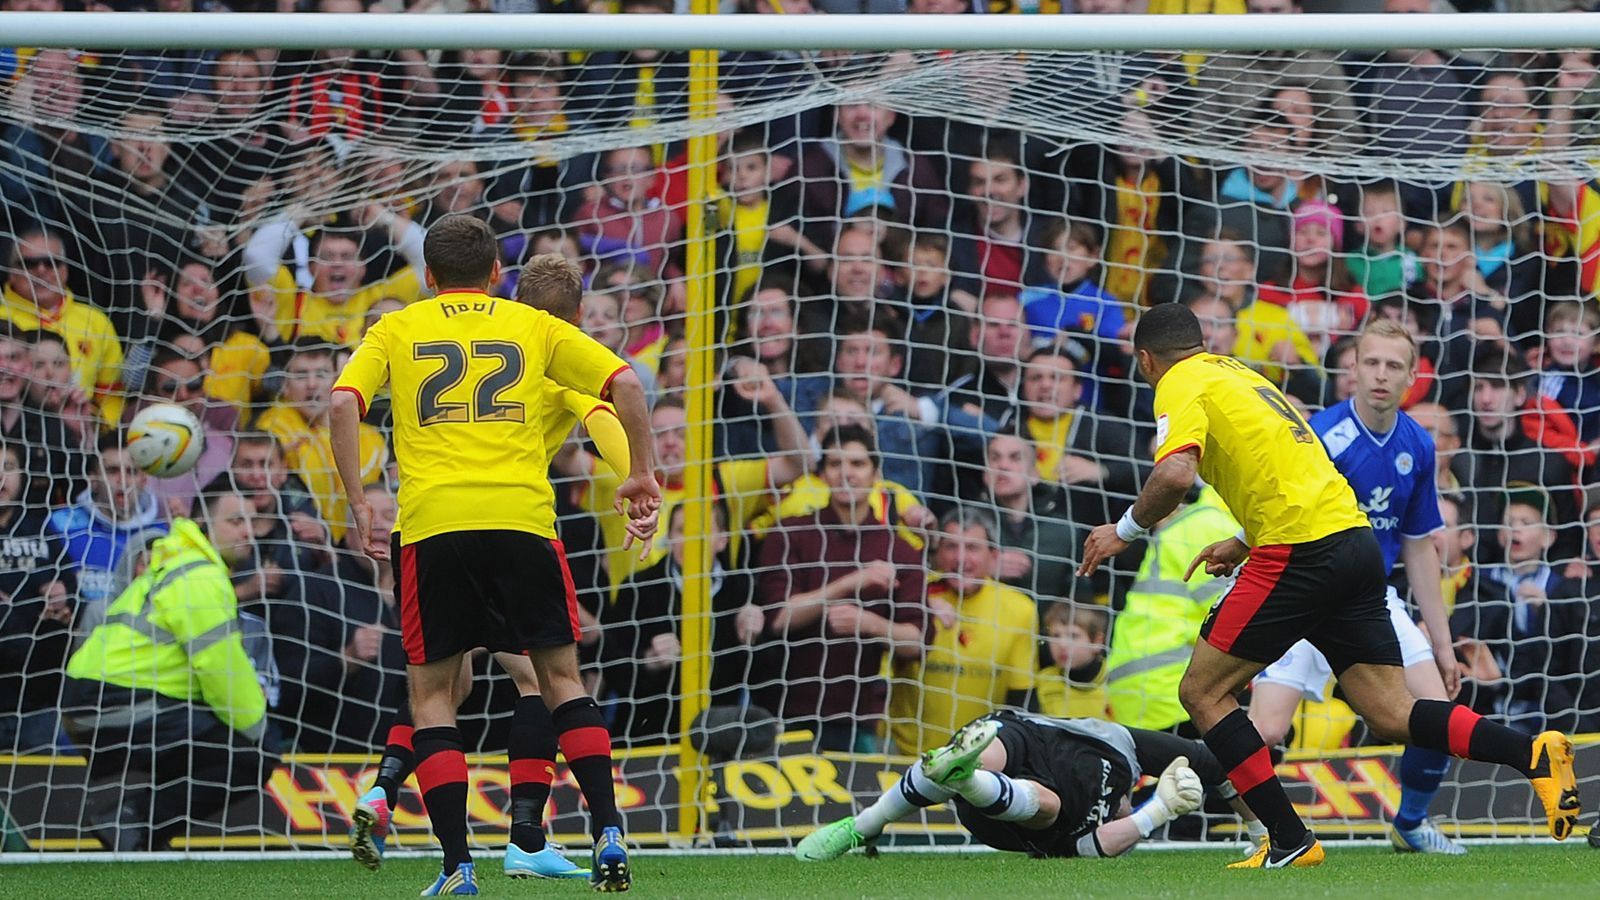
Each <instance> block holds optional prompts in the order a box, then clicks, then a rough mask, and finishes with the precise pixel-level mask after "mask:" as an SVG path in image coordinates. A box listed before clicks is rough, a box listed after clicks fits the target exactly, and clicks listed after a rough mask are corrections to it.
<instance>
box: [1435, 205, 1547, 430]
mask: <svg viewBox="0 0 1600 900" xmlns="http://www.w3.org/2000/svg"><path fill="white" fill-rule="evenodd" d="M1472 246H1473V245H1472V231H1471V229H1470V228H1468V226H1467V222H1466V220H1465V219H1463V218H1460V217H1452V218H1450V219H1447V220H1445V221H1444V222H1441V223H1438V224H1436V225H1433V226H1430V227H1429V228H1428V229H1427V230H1426V231H1424V232H1423V237H1422V246H1421V247H1420V248H1419V250H1418V255H1419V257H1420V259H1421V261H1422V277H1420V278H1418V279H1417V280H1416V281H1415V282H1413V283H1412V284H1411V286H1410V288H1409V289H1408V291H1407V298H1406V299H1407V300H1408V301H1409V302H1408V303H1406V304H1405V308H1406V309H1407V310H1408V311H1410V310H1415V312H1416V315H1417V317H1418V320H1419V325H1420V326H1421V328H1422V331H1423V333H1424V334H1423V340H1422V342H1421V348H1422V352H1423V355H1424V356H1427V357H1428V358H1429V359H1431V360H1433V363H1434V368H1435V369H1436V370H1437V371H1438V372H1439V375H1440V378H1439V381H1440V399H1441V402H1443V403H1444V404H1445V405H1446V406H1451V407H1454V408H1457V409H1459V408H1461V407H1463V406H1465V405H1466V399H1467V398H1466V391H1467V384H1466V382H1467V379H1466V378H1465V377H1464V376H1465V373H1466V372H1468V371H1469V370H1470V366H1471V361H1472V357H1473V354H1474V352H1475V350H1476V348H1477V347H1478V345H1479V344H1480V343H1495V344H1501V343H1503V342H1504V340H1505V338H1506V330H1507V325H1506V317H1507V312H1508V309H1507V308H1508V306H1509V305H1510V304H1509V302H1508V301H1507V300H1506V298H1505V296H1504V295H1502V294H1496V293H1493V292H1491V291H1489V289H1488V286H1487V285H1485V284H1484V283H1483V276H1482V275H1480V274H1478V267H1477V261H1476V259H1475V258H1474V255H1473V252H1472ZM1538 324H1539V323H1534V325H1533V326H1531V327H1530V331H1531V330H1532V329H1533V328H1537V326H1538Z"/></svg>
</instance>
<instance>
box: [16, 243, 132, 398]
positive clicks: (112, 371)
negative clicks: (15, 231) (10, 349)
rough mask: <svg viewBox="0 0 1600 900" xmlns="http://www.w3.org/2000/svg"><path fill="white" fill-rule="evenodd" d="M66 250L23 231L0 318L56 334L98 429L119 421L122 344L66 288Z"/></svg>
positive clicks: (105, 322)
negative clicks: (97, 419) (95, 412)
mask: <svg viewBox="0 0 1600 900" xmlns="http://www.w3.org/2000/svg"><path fill="white" fill-rule="evenodd" d="M66 255H67V250H66V245H65V244H63V243H62V241H61V239H60V238H59V237H56V236H55V235H53V234H51V233H49V232H47V231H44V230H42V229H33V230H29V231H24V232H23V233H22V234H20V235H18V236H17V242H16V244H15V245H14V246H13V249H12V259H11V261H10V262H11V266H10V269H11V271H10V274H9V275H7V276H6V283H5V288H4V290H3V291H0V318H4V319H5V320H6V321H8V322H11V323H12V324H14V325H16V326H17V327H18V328H21V329H39V330H43V331H49V332H52V333H54V334H59V335H61V337H62V339H63V340H65V341H66V344H67V353H68V355H69V356H70V357H71V359H72V377H73V381H74V383H75V384H76V385H77V386H78V388H79V389H80V390H82V391H83V392H84V394H85V395H91V396H92V398H93V401H94V404H95V406H96V407H97V409H98V410H99V413H100V419H101V422H102V425H106V424H110V423H114V422H117V421H118V420H119V419H120V418H121V416H122V395H121V393H120V391H121V388H122V343H121V341H120V340H118V338H117V331H116V329H115V328H113V327H112V325H111V320H110V319H109V318H107V317H106V314H105V313H103V312H101V311H100V310H98V309H96V308H94V307H93V306H90V305H89V304H87V303H83V302H81V301H79V300H78V299H77V298H75V297H73V296H72V292H71V291H69V290H68V289H67V271H66Z"/></svg>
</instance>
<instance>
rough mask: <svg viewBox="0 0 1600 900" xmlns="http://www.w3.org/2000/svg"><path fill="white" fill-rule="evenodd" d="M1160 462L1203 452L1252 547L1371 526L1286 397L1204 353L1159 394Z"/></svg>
mask: <svg viewBox="0 0 1600 900" xmlns="http://www.w3.org/2000/svg"><path fill="white" fill-rule="evenodd" d="M1155 413H1156V443H1157V444H1158V445H1159V446H1158V449H1157V450H1156V462H1158V463H1159V462H1160V461H1161V460H1163V459H1165V458H1167V457H1168V456H1171V455H1172V454H1173V453H1176V452H1178V451H1180V450H1183V449H1186V448H1189V447H1197V448H1199V450H1200V477H1201V478H1202V479H1204V480H1205V482H1206V483H1207V484H1209V485H1211V486H1212V487H1214V488H1216V489H1217V493H1218V494H1219V495H1221V497H1222V499H1223V501H1224V502H1225V503H1227V504H1228V509H1229V510H1230V511H1231V512H1232V513H1233V517H1234V518H1235V519H1238V520H1239V522H1240V524H1242V525H1243V526H1244V534H1245V540H1247V541H1248V542H1249V543H1250V546H1252V547H1260V546H1264V545H1270V544H1304V543H1307V542H1309V541H1314V540H1316V539H1318V538H1322V537H1327V536H1328V535H1330V534H1335V533H1337V532H1340V531H1344V530H1346V529H1350V528H1359V527H1364V526H1366V525H1367V516H1366V514H1365V513H1363V512H1362V511H1361V510H1360V509H1359V508H1358V507H1357V506H1356V495H1355V492H1353V491H1351V490H1350V484H1349V482H1347V481H1345V480H1344V476H1343V475H1341V474H1339V470H1338V469H1336V468H1334V465H1333V461H1332V460H1330V459H1329V458H1328V453H1327V451H1326V450H1324V449H1323V448H1322V442H1321V441H1319V440H1317V435H1316V432H1314V431H1312V430H1311V426H1310V425H1308V424H1306V420H1305V419H1304V418H1302V417H1301V416H1300V413H1298V412H1297V411H1295V408H1294V407H1293V406H1291V405H1289V401H1288V400H1286V399H1284V396H1283V394H1282V393H1280V392H1279V391H1278V389H1277V388H1275V387H1273V386H1272V383H1271V382H1269V381H1267V380H1266V379H1265V378H1262V377H1261V376H1260V375H1259V374H1257V373H1256V372H1255V370H1253V369H1251V368H1250V367H1249V366H1247V365H1245V364H1244V363H1242V362H1239V361H1238V360H1236V359H1233V358H1231V357H1227V356H1216V355H1214V354H1210V353H1198V354H1195V355H1194V356H1191V357H1189V358H1188V359H1185V360H1183V361H1182V362H1179V363H1178V364H1177V365H1175V366H1173V367H1172V369H1171V370H1170V371H1168V372H1167V374H1166V376H1165V377H1163V378H1162V379H1161V383H1160V384H1159V385H1157V386H1156V398H1155Z"/></svg>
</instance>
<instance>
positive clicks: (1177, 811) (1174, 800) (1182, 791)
mask: <svg viewBox="0 0 1600 900" xmlns="http://www.w3.org/2000/svg"><path fill="white" fill-rule="evenodd" d="M1204 798H1205V787H1204V786H1203V785H1202V784H1201V783H1200V776H1199V775H1196V774H1195V773H1194V770H1193V769H1191V768H1189V758H1188V757H1187V756H1180V757H1178V758H1177V759H1174V760H1173V761H1172V762H1171V763H1170V764H1168V765H1167V768H1166V771H1164V772H1162V773H1161V778H1160V780H1159V781H1157V782H1156V795H1155V796H1154V797H1151V798H1150V799H1149V801H1147V802H1146V803H1145V804H1144V805H1143V806H1141V807H1139V808H1138V809H1136V810H1134V811H1133V822H1134V824H1135V825H1136V826H1138V828H1139V835H1140V836H1141V837H1149V836H1150V832H1152V831H1155V830H1156V829H1157V828H1160V827H1161V826H1163V825H1165V824H1167V823H1168V822H1171V821H1172V820H1173V819H1176V818H1178V817H1179V816H1186V815H1188V814H1189V813H1192V812H1194V811H1195V810H1197V809H1199V808H1200V803H1201V801H1202V800H1204Z"/></svg>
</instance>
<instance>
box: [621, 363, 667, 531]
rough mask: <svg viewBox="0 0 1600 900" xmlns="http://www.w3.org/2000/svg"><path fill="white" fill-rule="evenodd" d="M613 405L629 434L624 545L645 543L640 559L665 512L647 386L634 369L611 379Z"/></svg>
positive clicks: (623, 495)
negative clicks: (626, 530) (651, 435)
mask: <svg viewBox="0 0 1600 900" xmlns="http://www.w3.org/2000/svg"><path fill="white" fill-rule="evenodd" d="M611 405H612V406H614V407H615V408H616V410H617V419H618V420H619V421H621V422H622V430H623V431H624V432H625V433H626V434H627V435H628V459H629V463H628V477H627V478H626V479H624V480H623V482H622V484H620V485H618V486H617V495H616V496H617V499H616V510H617V514H618V515H620V516H623V517H624V518H626V519H627V520H628V537H627V540H626V543H625V544H624V545H623V546H624V548H628V547H632V546H633V544H634V543H635V542H638V543H641V544H643V545H644V548H643V551H642V552H641V554H640V558H641V559H642V558H644V556H645V555H647V554H648V553H649V552H650V538H652V537H654V536H655V533H656V525H657V518H658V517H659V515H660V512H661V485H660V483H658V482H657V481H656V474H655V473H656V460H655V444H654V443H653V442H652V441H651V439H650V407H649V406H648V404H646V402H645V397H644V385H642V384H640V383H639V376H638V375H635V374H634V373H633V370H632V369H624V370H622V371H621V372H618V373H617V375H616V377H615V378H613V379H612V381H611Z"/></svg>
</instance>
